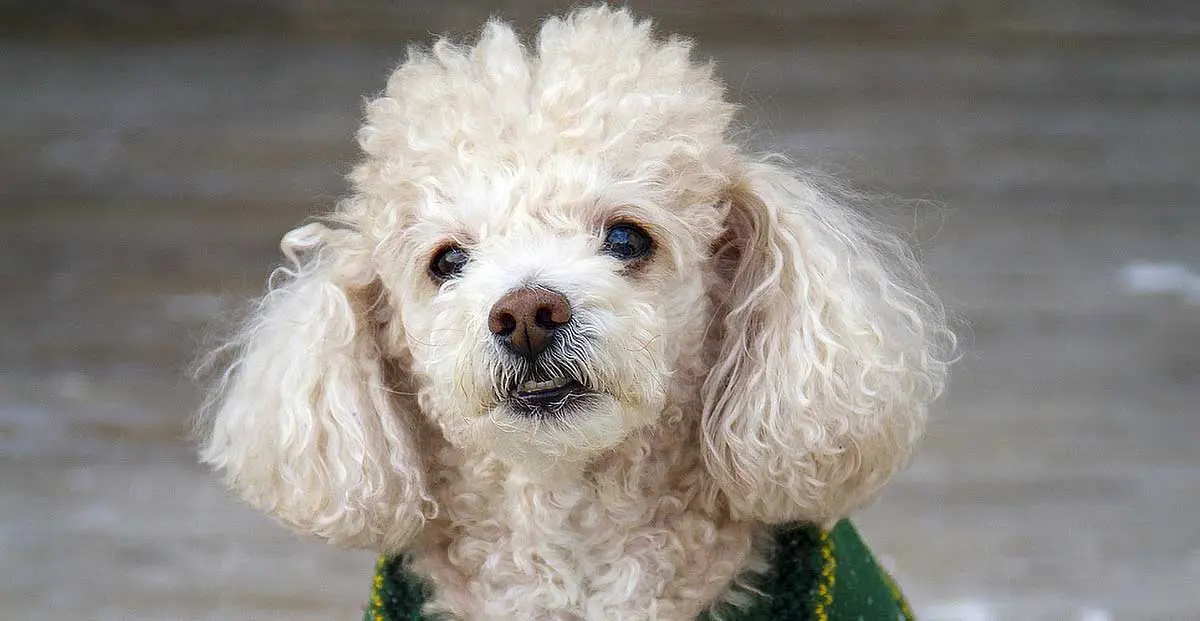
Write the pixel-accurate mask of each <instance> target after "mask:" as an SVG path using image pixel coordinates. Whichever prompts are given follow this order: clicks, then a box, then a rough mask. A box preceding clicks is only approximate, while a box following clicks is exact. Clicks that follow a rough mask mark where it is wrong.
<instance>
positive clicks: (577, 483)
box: [412, 404, 758, 619]
mask: <svg viewBox="0 0 1200 621" xmlns="http://www.w3.org/2000/svg"><path fill="white" fill-rule="evenodd" d="M698 418H699V406H698V405H694V404H693V405H692V406H691V407H669V408H668V409H667V411H665V412H663V416H662V418H661V419H660V421H659V423H658V424H657V425H655V426H654V427H653V428H651V429H646V430H643V431H640V432H638V433H635V434H633V435H632V436H631V437H629V438H627V439H626V440H625V441H624V442H623V443H622V444H621V445H619V446H618V447H617V448H616V449H614V450H613V451H611V452H610V453H608V454H606V455H604V456H603V457H602V458H600V459H599V460H596V461H594V462H591V463H589V464H587V465H582V466H577V467H576V466H572V467H571V468H569V469H564V470H563V471H560V472H556V473H552V474H549V475H548V474H546V473H544V472H537V473H531V472H530V471H529V470H527V469H522V468H512V467H509V466H508V465H506V464H504V463H502V462H500V461H499V460H497V459H495V458H488V457H482V458H481V457H479V456H465V455H462V454H461V453H458V452H457V451H456V450H455V449H452V448H450V447H446V448H445V449H444V450H443V451H442V457H443V459H442V460H441V461H442V463H443V471H442V472H441V473H440V476H439V478H440V479H441V481H439V483H438V484H437V485H436V486H435V489H437V490H438V491H439V494H438V502H439V505H440V506H441V508H442V511H441V513H440V515H439V516H438V518H436V519H435V520H432V521H431V522H430V524H429V525H428V528H427V529H426V531H425V535H424V536H422V537H421V540H420V541H418V542H417V545H416V546H415V547H414V549H413V550H412V555H413V569H414V570H415V571H416V572H417V573H418V574H421V575H423V576H424V577H425V578H426V579H428V580H429V581H430V582H431V583H432V584H433V585H434V588H435V598H434V602H433V605H434V606H435V607H436V608H438V609H439V610H443V611H446V612H450V613H452V614H453V615H455V616H456V617H459V618H539V619H548V618H563V619H574V618H589V619H590V618H616V617H623V618H658V619H673V618H679V619H691V618H693V617H694V616H695V615H696V614H697V613H698V612H699V611H700V610H701V609H702V608H703V607H704V606H706V605H707V604H708V603H709V602H711V601H713V600H715V599H717V598H719V597H721V596H722V594H723V593H725V592H726V590H727V588H728V586H729V584H730V581H731V580H732V579H733V578H734V576H736V575H737V574H738V573H739V572H740V571H742V570H744V569H745V568H746V567H748V566H753V565H754V563H755V559H757V558H758V555H757V554H756V553H755V552H754V551H753V546H752V543H753V541H754V538H755V534H756V532H757V531H756V528H755V527H754V526H752V525H749V524H746V523H739V522H735V521H733V520H731V519H730V518H729V517H728V516H727V514H726V511H725V510H724V508H723V507H722V506H721V505H722V503H720V502H718V500H717V497H718V495H717V494H715V493H714V491H713V489H712V482H711V479H710V478H709V477H708V476H707V474H706V473H705V469H704V465H703V463H702V458H701V456H700V451H699V446H698V442H699V438H698V433H699V431H698V429H699V420H698ZM581 611H582V612H581Z"/></svg>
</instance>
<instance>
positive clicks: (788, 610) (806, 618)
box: [363, 520, 914, 621]
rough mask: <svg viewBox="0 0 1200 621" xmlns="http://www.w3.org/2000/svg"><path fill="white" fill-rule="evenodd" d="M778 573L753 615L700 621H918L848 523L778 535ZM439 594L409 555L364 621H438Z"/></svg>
mask: <svg viewBox="0 0 1200 621" xmlns="http://www.w3.org/2000/svg"><path fill="white" fill-rule="evenodd" d="M775 542H776V546H775V557H774V559H773V560H772V563H771V571H770V572H769V573H768V574H766V575H763V576H754V577H751V578H750V579H749V581H750V582H751V583H752V584H753V586H754V587H755V588H756V589H758V590H759V591H760V592H761V593H762V595H761V596H759V597H758V598H757V599H755V600H754V603H753V604H751V606H750V607H749V608H745V609H738V608H734V607H732V606H729V605H725V606H724V607H722V608H720V609H718V610H715V611H711V612H704V613H702V614H701V615H700V616H699V617H697V621H716V619H721V620H722V621H884V620H893V621H913V619H914V617H913V614H912V611H911V610H910V609H909V607H908V603H907V602H906V601H905V600H904V596H903V595H902V594H901V593H900V590H899V588H897V587H896V584H895V582H893V581H892V578H891V576H889V575H888V573H887V572H886V571H884V569H883V568H882V567H880V566H879V565H878V563H876V562H875V558H874V557H873V556H872V555H871V552H870V550H868V549H867V546H866V544H864V543H863V541H862V539H861V538H860V537H859V536H858V531H857V530H855V528H854V526H853V525H852V524H851V523H850V522H849V521H848V520H842V521H841V522H839V523H838V524H837V525H836V526H835V527H834V528H833V529H832V530H830V531H822V530H820V529H818V528H816V527H815V526H812V525H793V526H789V527H786V528H782V529H780V530H779V531H778V532H776V533H775ZM432 594H433V589H432V587H430V586H429V585H428V584H426V583H425V582H424V581H423V580H421V579H420V578H419V577H417V576H415V575H413V574H412V573H410V572H409V571H408V569H407V563H406V561H405V558H404V556H403V555H400V556H395V557H391V558H381V559H380V560H379V564H378V565H377V566H376V570H375V585H374V588H372V590H371V602H370V604H369V605H368V606H367V610H366V613H365V615H364V616H363V620H364V621H432V620H433V619H436V618H437V617H435V616H432V615H427V614H424V613H423V612H422V607H423V606H424V604H425V603H426V602H427V601H429V599H430V598H431V596H432Z"/></svg>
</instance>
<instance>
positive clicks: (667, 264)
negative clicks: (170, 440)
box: [202, 7, 952, 619]
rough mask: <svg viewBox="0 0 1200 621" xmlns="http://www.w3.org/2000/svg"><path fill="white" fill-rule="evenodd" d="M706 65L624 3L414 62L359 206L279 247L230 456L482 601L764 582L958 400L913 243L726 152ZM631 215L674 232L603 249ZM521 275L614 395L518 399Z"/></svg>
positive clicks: (315, 526)
mask: <svg viewBox="0 0 1200 621" xmlns="http://www.w3.org/2000/svg"><path fill="white" fill-rule="evenodd" d="M690 52H691V46H690V44H689V43H688V42H686V41H684V40H681V39H674V38H673V39H668V40H666V41H661V40H657V39H655V38H654V37H653V35H652V32H651V28H650V25H649V23H648V22H644V21H637V20H635V19H633V18H632V17H631V16H630V15H629V14H628V13H627V12H626V11H624V10H613V9H608V8H604V7H598V8H591V9H584V10H580V11H576V12H574V13H571V14H570V15H568V16H566V17H564V18H553V19H550V20H548V21H547V22H546V23H545V24H544V25H543V27H542V28H541V31H540V33H539V34H538V36H537V39H536V42H535V44H534V45H533V46H532V47H531V48H527V47H525V46H524V45H522V44H521V42H520V41H519V40H518V39H517V37H516V35H515V34H514V33H513V31H512V29H511V28H510V27H509V26H507V25H505V24H502V23H499V22H493V23H489V24H488V25H487V26H486V27H485V28H484V30H483V32H482V34H481V36H480V39H479V41H478V42H477V43H475V44H474V45H471V46H460V45H455V44H452V43H450V42H448V41H445V40H442V41H438V42H437V43H435V44H434V45H433V46H432V48H431V49H429V50H421V49H414V50H411V51H410V54H409V58H408V60H407V61H406V62H405V63H404V64H403V65H402V66H401V67H400V68H399V69H397V70H396V72H395V73H394V74H393V75H392V77H391V79H390V80H389V81H388V86H387V89H386V91H385V92H384V93H383V94H382V95H381V96H380V97H378V98H377V99H375V100H374V101H372V102H370V103H369V104H368V106H367V115H366V122H365V124H364V126H363V128H362V130H361V131H360V133H359V142H360V144H361V146H362V149H363V151H364V153H365V154H366V157H365V161H364V162H363V163H362V164H361V165H359V166H358V168H357V169H356V170H355V171H354V173H353V174H352V176H351V178H352V181H353V183H354V188H355V192H354V194H353V196H351V197H350V198H348V199H347V200H346V201H343V202H342V203H341V204H340V205H339V206H338V208H337V209H336V210H335V211H334V212H333V213H331V214H329V215H328V216H327V218H326V219H325V224H310V225H308V226H306V227H302V228H300V229H297V230H296V231H293V232H291V233H289V234H288V235H287V236H286V237H285V238H284V252H285V254H286V255H287V256H288V257H289V258H290V259H291V261H292V264H293V267H292V268H291V269H289V270H285V271H283V272H281V273H280V274H279V278H280V280H281V281H282V282H281V283H279V284H276V285H275V286H273V287H272V290H271V291H270V292H269V293H268V294H267V295H266V297H265V298H264V299H263V301H262V302H261V304H260V305H259V307H258V308H257V311H256V313H255V314H254V316H253V317H252V318H251V319H250V321H249V322H248V323H247V324H246V326H245V328H244V329H243V330H242V332H241V334H240V336H239V337H238V338H236V339H235V340H234V341H233V342H231V343H230V344H229V346H228V347H227V348H225V350H224V351H226V352H228V353H230V354H231V355H232V358H233V359H232V361H231V362H230V363H229V365H228V367H227V371H226V373H225V374H224V376H223V378H222V380H221V381H219V382H217V383H216V385H215V387H214V389H213V391H212V393H211V398H210V401H209V403H208V406H207V407H206V417H205V420H206V421H207V437H206V441H205V444H204V447H203V449H202V458H203V459H204V461H206V462H207V463H209V464H212V465H213V466H215V467H216V468H218V469H220V470H222V471H223V472H224V474H225V477H226V480H227V481H228V483H229V484H230V485H231V486H232V487H233V488H235V489H237V490H239V491H240V492H241V494H242V495H243V497H244V498H245V499H246V500H248V501H249V502H250V503H252V504H254V505H255V506H258V507H260V508H261V509H263V510H265V511H267V512H268V513H270V514H272V515H274V516H275V517H277V518H278V519H280V520H281V521H282V522H284V523H285V524H287V525H288V526H290V527H292V528H294V529H297V530H299V531H302V532H311V533H315V534H316V535H318V536H321V537H324V538H327V539H329V540H331V541H334V542H336V543H339V544H344V545H349V546H358V547H367V548H372V549H376V550H380V551H383V552H387V553H394V552H398V551H406V552H408V553H409V554H411V555H412V557H413V559H414V569H415V570H416V571H418V572H419V573H421V574H423V575H425V576H426V577H427V578H429V579H430V580H432V582H433V583H434V584H435V585H436V587H437V595H436V598H435V601H434V602H433V603H432V604H431V607H432V608H434V609H436V610H439V611H445V612H449V613H451V614H453V615H456V616H458V617H461V618H479V619H496V618H561V619H621V618H625V619H635V618H655V619H690V618H692V617H694V616H695V615H696V614H697V613H698V612H700V611H701V610H703V609H705V608H706V607H708V606H710V605H711V604H712V603H713V602H715V601H719V600H722V599H723V600H730V601H734V602H735V603H736V602H737V601H739V598H744V597H745V594H744V593H742V592H740V591H739V590H738V589H736V588H734V584H735V583H736V581H737V577H738V576H739V575H745V574H747V573H752V572H754V571H759V570H761V569H762V564H763V559H764V558H765V556H764V554H765V550H764V549H763V545H764V543H763V540H764V537H762V535H763V533H764V532H765V528H766V525H768V524H771V523H778V522H786V521H793V520H804V521H813V522H819V523H828V522H831V521H833V520H836V519H838V518H840V517H843V516H845V515H847V514H848V513H849V512H851V511H853V510H854V509H855V508H857V507H859V506H861V505H862V504H863V503H865V502H867V501H868V500H869V499H870V498H871V497H872V496H873V495H874V494H875V493H876V492H877V491H878V490H879V488H880V487H881V486H882V485H883V484H884V483H885V482H886V481H887V480H888V479H889V478H890V477H891V476H892V475H893V474H894V473H895V472H896V471H897V469H898V468H900V467H901V466H902V465H903V464H904V462H905V460H906V459H907V458H908V456H909V454H910V451H911V450H912V447H913V445H914V443H915V442H916V441H917V439H918V437H919V436H920V434H921V431H922V428H923V425H924V421H925V415H926V407H927V404H928V403H929V402H930V401H931V400H932V399H934V398H936V397H937V395H938V394H939V392H940V391H941V388H942V383H943V380H944V376H945V373H946V363H945V358H944V357H945V355H946V354H947V353H948V351H947V348H948V347H949V346H951V345H952V339H951V338H950V336H949V332H948V331H947V330H946V327H945V319H944V316H943V313H942V311H941V309H940V306H939V305H938V303H937V301H936V299H935V298H934V297H933V296H932V294H931V293H930V292H929V290H928V288H927V287H926V286H925V284H924V281H923V280H922V278H921V276H920V272H919V270H918V269H917V267H916V264H915V262H914V260H913V259H912V257H911V255H910V254H909V253H908V252H907V250H906V249H905V248H904V247H903V245H902V244H900V242H898V241H897V240H896V239H895V238H894V237H892V236H890V235H889V234H887V233H885V232H883V231H882V230H881V229H879V228H877V227H876V226H874V225H872V224H871V223H869V222H867V221H866V220H865V219H864V218H863V217H862V216H860V215H858V214H857V213H856V212H855V211H853V210H852V209H850V208H848V207H847V206H845V205H844V204H843V201H840V200H838V199H837V198H836V197H834V196H833V195H831V194H829V193H827V192H825V191H822V190H821V189H819V188H818V187H817V186H816V185H814V184H813V183H812V182H810V181H809V180H807V179H806V178H805V177H804V176H803V175H799V174H797V173H795V172H792V171H789V170H788V169H787V168H786V167H785V166H783V165H782V164H779V163H777V162H774V161H772V160H770V159H769V158H764V157H757V156H752V155H747V154H745V153H743V152H742V151H741V150H740V149H739V148H738V147H737V146H736V145H734V144H732V143H731V142H730V141H729V140H728V138H727V134H728V125H729V123H730V120H731V118H732V116H733V113H734V107H733V106H732V105H731V104H729V103H726V102H725V101H724V99H723V88H722V86H721V85H720V84H719V83H718V82H717V81H716V80H715V79H714V77H713V74H712V68H711V66H709V65H700V64H696V63H694V62H693V61H692V60H691V59H690ZM618 220H633V221H636V222H638V223H640V224H641V225H643V226H644V227H645V228H646V229H647V230H648V231H649V232H650V233H651V235H652V236H653V238H654V240H655V243H656V250H655V254H654V256H653V258H652V259H651V260H650V261H648V262H647V264H646V265H644V266H641V267H639V268H638V269H636V270H633V271H631V270H629V269H626V266H624V265H622V264H621V263H620V261H618V260H617V259H614V258H612V257H610V256H607V255H606V254H604V253H603V252H600V249H601V248H600V246H601V240H600V237H601V233H602V231H603V230H604V228H605V226H606V225H607V224H609V223H612V222H614V221H618ZM450 242H453V243H457V244H459V245H461V246H463V247H465V248H469V250H470V253H471V259H470V263H469V264H468V266H467V268H466V269H465V270H464V271H463V273H462V274H461V275H460V276H459V277H457V278H454V279H452V280H450V281H447V282H445V283H442V284H438V283H435V282H434V281H433V280H431V279H430V277H429V274H428V273H427V266H428V265H429V261H430V259H431V257H432V255H433V254H434V253H435V252H436V250H437V248H439V247H440V246H442V245H444V244H446V243H450ZM522 286H538V287H546V288H550V289H554V290H556V291H558V292H560V293H561V294H563V295H564V296H565V297H566V298H567V299H568V300H569V301H570V304H571V307H572V310H573V313H574V318H573V320H572V322H573V323H572V325H573V327H572V329H571V330H570V331H569V332H567V333H564V335H563V337H562V338H563V340H564V342H567V343H568V344H569V345H570V347H571V348H572V349H571V351H572V352H573V354H572V355H571V356H559V357H552V358H551V359H550V362H549V363H548V364H550V365H551V366H553V367H554V368H555V369H556V370H557V372H560V373H561V374H563V375H567V376H570V377H575V378H577V379H580V380H582V381H584V382H585V383H586V384H587V385H588V386H590V387H592V388H594V389H595V390H596V391H597V392H598V393H599V394H600V395H601V396H599V397H597V399H596V400H595V402H594V403H593V404H592V405H591V406H589V409H588V411H587V412H583V413H574V414H571V415H569V416H564V417H563V418H562V420H542V419H538V418H531V417H527V416H521V415H518V414H516V413H514V412H513V411H512V410H511V409H510V408H508V407H507V406H506V405H505V403H506V398H507V394H508V393H507V390H508V388H507V387H508V386H510V385H511V383H512V382H513V381H514V380H515V379H517V378H519V377H521V374H522V373H524V372H525V371H524V368H523V367H522V363H520V362H519V361H517V362H514V361H513V360H510V359H509V358H506V357H505V356H504V355H503V352H502V351H501V350H500V349H499V348H498V346H497V345H496V343H495V342H494V340H493V339H492V338H491V335H490V334H489V332H488V328H487V314H488V310H489V308H490V307H491V306H492V304H494V303H495V301H496V300H497V299H499V297H500V296H502V295H504V294H505V293H506V292H508V291H511V290H513V289H515V288H519V287H522Z"/></svg>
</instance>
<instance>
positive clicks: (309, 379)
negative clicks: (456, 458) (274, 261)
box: [201, 224, 436, 552]
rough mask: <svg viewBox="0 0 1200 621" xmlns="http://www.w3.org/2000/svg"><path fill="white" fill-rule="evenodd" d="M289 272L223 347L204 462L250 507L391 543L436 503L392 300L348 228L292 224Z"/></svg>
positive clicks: (417, 525) (343, 535) (355, 539)
mask: <svg viewBox="0 0 1200 621" xmlns="http://www.w3.org/2000/svg"><path fill="white" fill-rule="evenodd" d="M282 247H283V251H284V253H285V254H286V255H288V258H289V259H291V261H292V264H293V266H292V268H291V269H283V270H280V272H277V273H276V278H274V279H273V280H277V281H278V282H275V283H273V286H272V288H271V290H270V291H269V292H268V293H267V295H266V296H265V297H264V298H263V300H262V301H261V302H260V304H259V305H258V308H257V312H255V313H254V315H253V316H252V317H251V318H250V320H249V321H248V322H247V323H246V325H245V326H243V328H242V330H241V332H240V333H239V334H238V336H237V338H235V339H234V340H233V341H232V342H231V343H230V344H229V345H228V346H226V347H225V348H223V349H224V351H226V352H227V353H229V354H232V359H231V360H229V361H228V366H227V367H226V370H225V373H224V375H223V376H222V378H221V379H220V380H219V381H218V382H216V385H215V386H214V387H213V390H212V393H211V395H210V398H209V402H208V403H207V407H206V408H205V410H206V411H205V414H206V417H205V419H204V420H203V423H204V425H205V427H206V429H205V436H206V437H205V439H204V446H203V448H202V450H201V457H202V459H203V461H204V462H206V463H208V464H210V465H212V466H214V467H216V468H217V469H219V470H221V471H223V472H224V475H225V480H226V481H227V483H228V484H229V485H230V486H231V487H233V488H234V489H236V490H237V491H238V492H239V493H240V494H241V495H242V497H243V498H244V499H246V500H247V501H248V502H250V503H251V504H252V505H254V506H256V507H258V508H260V509H262V510H264V511H266V512H267V513H269V514H271V515H272V516H274V517H275V518H277V519H278V520H280V521H281V522H283V523H284V524H286V525H288V526H289V527H291V528H293V529H295V530H298V531H301V532H306V533H313V534H315V535H318V536H320V537H323V538H326V539H329V540H330V541H333V542H334V543H338V544H342V545H346V546H354V547H364V548H372V549H376V550H381V551H385V552H395V551H397V550H399V549H402V548H403V547H404V546H405V545H406V544H407V543H409V542H410V541H411V540H412V538H413V537H415V536H416V533H417V532H418V531H419V530H420V529H421V527H422V526H423V525H424V522H425V519H426V517H427V516H428V515H430V514H431V513H432V512H433V511H435V510H436V505H435V504H434V501H433V500H432V499H431V498H430V496H429V493H428V491H427V489H426V483H425V468H424V463H423V460H422V458H421V454H420V452H419V443H418V440H417V437H416V432H417V429H416V426H417V424H418V422H419V414H418V411H417V405H416V403H415V400H414V398H413V397H412V395H411V392H410V389H409V388H408V387H407V386H406V385H404V383H403V382H404V380H403V378H404V377H405V376H404V373H403V370H402V369H400V368H399V367H398V366H397V362H396V361H394V360H389V359H386V358H385V356H384V354H383V351H382V346H381V343H380V340H379V338H378V337H379V334H380V333H381V332H382V331H383V330H384V329H386V328H387V326H385V325H383V324H382V323H381V319H380V315H386V314H388V313H386V312H385V311H386V310H387V306H388V302H387V300H386V298H384V297H383V292H382V287H381V286H380V285H379V283H378V282H377V276H376V275H375V273H374V271H373V270H372V269H371V258H370V254H371V247H370V246H369V245H368V244H366V243H365V242H364V241H363V238H362V235H361V234H360V233H358V232H357V231H353V230H333V229H329V228H326V227H324V226H322V225H320V224H310V225H308V226H304V227H301V228H298V229H296V230H294V231H291V232H290V233H288V234H287V235H286V236H285V237H284V239H283V243H282Z"/></svg>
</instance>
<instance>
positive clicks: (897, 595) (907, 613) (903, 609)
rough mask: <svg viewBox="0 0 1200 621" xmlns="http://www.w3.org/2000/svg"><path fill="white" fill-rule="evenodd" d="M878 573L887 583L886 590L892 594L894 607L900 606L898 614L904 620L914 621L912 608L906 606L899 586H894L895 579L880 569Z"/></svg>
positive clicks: (915, 616) (906, 602)
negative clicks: (894, 602)
mask: <svg viewBox="0 0 1200 621" xmlns="http://www.w3.org/2000/svg"><path fill="white" fill-rule="evenodd" d="M879 573H881V574H883V581H884V582H886V583H887V586H888V589H889V590H890V591H891V592H892V597H893V598H894V599H895V600H896V605H898V606H900V614H901V615H903V616H904V620H905V621H916V620H917V615H915V614H913V611H912V608H911V607H910V606H909V605H908V600H907V599H905V597H904V593H903V592H902V591H901V590H900V585H898V584H896V579H895V578H893V577H892V574H890V573H888V571H887V570H886V569H884V568H882V567H880V568H879Z"/></svg>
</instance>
